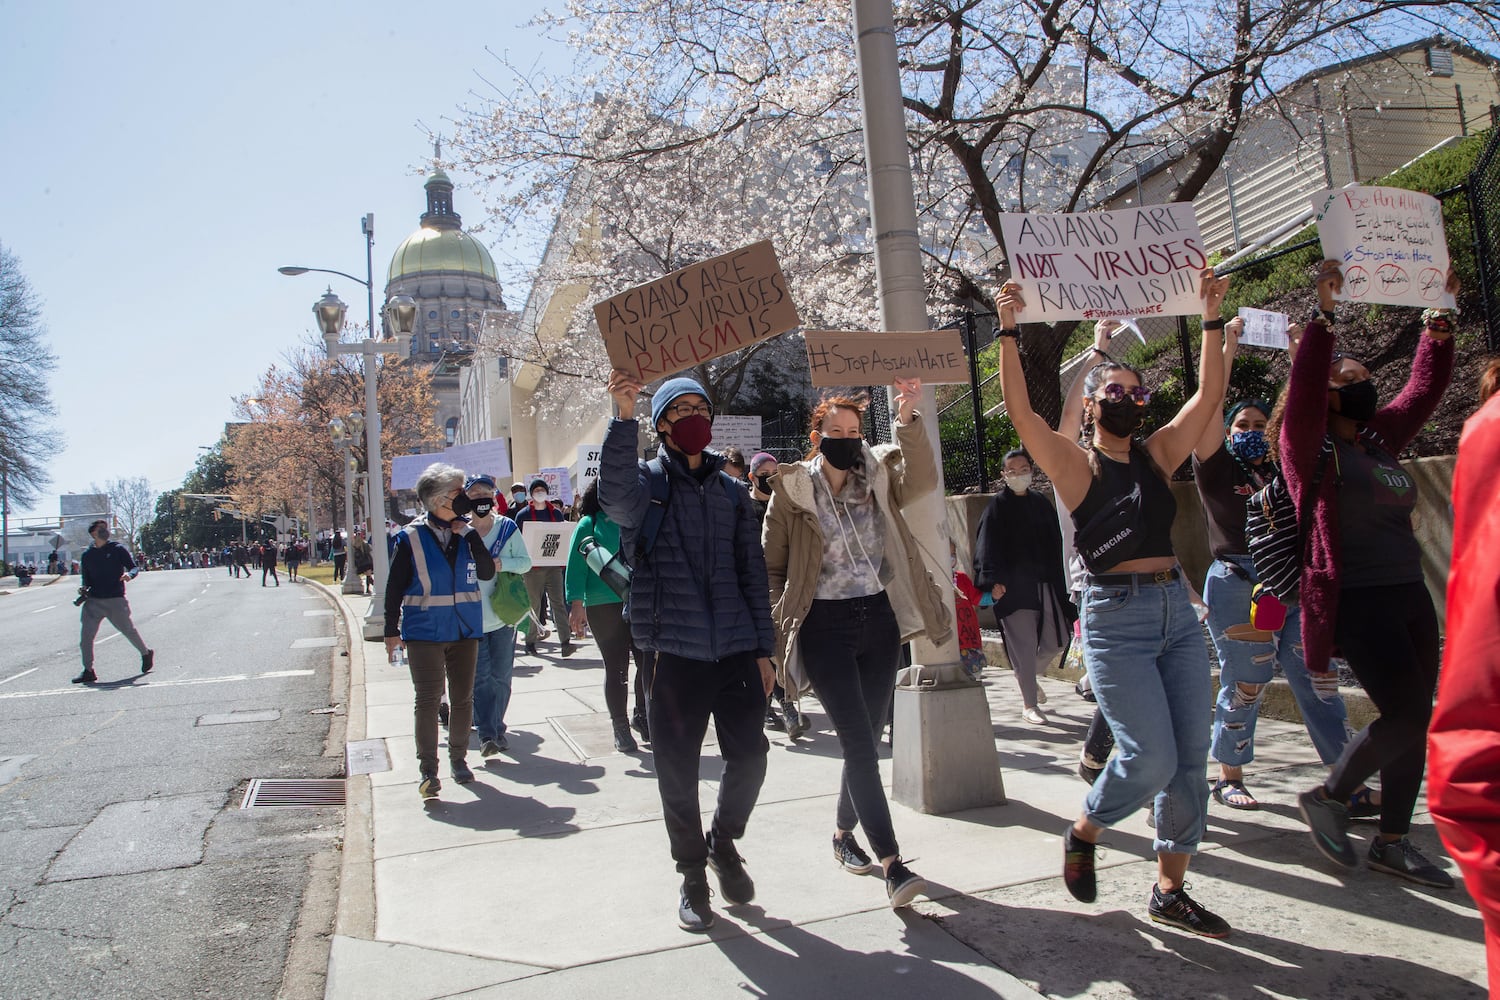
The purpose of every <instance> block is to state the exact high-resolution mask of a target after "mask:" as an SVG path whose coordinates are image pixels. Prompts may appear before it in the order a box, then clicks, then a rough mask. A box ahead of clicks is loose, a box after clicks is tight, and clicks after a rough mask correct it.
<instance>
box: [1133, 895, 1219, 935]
mask: <svg viewBox="0 0 1500 1000" xmlns="http://www.w3.org/2000/svg"><path fill="white" fill-rule="evenodd" d="M1187 891H1188V886H1187V883H1185V882H1184V883H1183V885H1182V888H1180V889H1178V890H1177V891H1176V892H1162V891H1161V886H1159V885H1153V886H1152V887H1151V902H1150V903H1148V904H1146V912H1147V913H1149V914H1150V915H1151V919H1152V920H1153V921H1155V922H1156V923H1158V924H1166V925H1167V926H1169V927H1177V928H1180V929H1182V930H1185V931H1190V932H1191V933H1193V934H1198V935H1201V936H1202V937H1210V938H1224V937H1228V936H1229V921H1227V920H1225V919H1224V918H1223V917H1221V916H1219V915H1218V914H1216V913H1210V912H1209V911H1208V910H1207V909H1205V908H1204V907H1203V905H1202V904H1200V903H1198V902H1195V901H1194V900H1193V898H1192V897H1191V896H1189V895H1188V894H1187Z"/></svg>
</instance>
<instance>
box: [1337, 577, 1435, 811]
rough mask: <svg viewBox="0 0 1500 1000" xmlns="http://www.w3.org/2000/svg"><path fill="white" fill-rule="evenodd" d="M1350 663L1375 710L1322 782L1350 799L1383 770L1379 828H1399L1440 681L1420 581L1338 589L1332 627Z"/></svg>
mask: <svg viewBox="0 0 1500 1000" xmlns="http://www.w3.org/2000/svg"><path fill="white" fill-rule="evenodd" d="M1333 635H1334V641H1335V642H1336V643H1337V645H1338V647H1339V649H1340V651H1341V652H1342V654H1343V656H1344V659H1346V660H1347V661H1348V662H1349V669H1351V670H1353V671H1354V676H1355V677H1357V678H1359V683H1360V685H1361V686H1363V687H1364V689H1365V694H1367V695H1369V696H1370V700H1371V701H1373V702H1374V703H1375V707H1376V708H1377V709H1379V710H1380V718H1378V719H1376V720H1375V721H1374V722H1372V723H1370V724H1369V725H1368V726H1366V727H1365V728H1364V729H1361V730H1360V731H1359V733H1357V734H1356V735H1355V737H1354V738H1353V739H1351V740H1350V741H1349V742H1348V743H1347V744H1346V745H1345V746H1344V753H1343V755H1342V756H1340V757H1339V759H1338V762H1337V763H1336V764H1334V765H1333V770H1332V771H1331V772H1330V773H1329V775H1328V779H1327V782H1326V784H1325V786H1324V788H1325V790H1326V791H1327V793H1328V796H1329V798H1331V799H1333V800H1334V801H1336V802H1344V801H1347V800H1348V798H1349V796H1350V795H1352V794H1353V793H1354V790H1355V789H1356V788H1358V787H1359V786H1360V784H1361V783H1362V782H1364V781H1365V780H1366V779H1367V778H1369V777H1371V776H1372V775H1374V774H1375V773H1376V772H1379V774H1380V832H1381V833H1388V834H1393V835H1394V834H1402V835H1404V834H1405V833H1406V832H1407V831H1408V830H1409V829H1411V813H1412V810H1413V809H1414V808H1416V804H1417V793H1418V792H1419V791H1420V790H1421V787H1422V770H1423V768H1425V767H1426V766H1427V724H1428V723H1429V722H1430V721H1431V720H1432V695H1433V692H1434V691H1435V690H1436V689H1437V676H1438V623H1437V614H1436V612H1434V611H1433V607H1432V598H1431V596H1429V595H1428V593H1427V587H1426V585H1425V584H1422V583H1403V584H1396V585H1394V586H1389V587H1351V588H1346V589H1345V590H1344V591H1343V592H1342V593H1340V594H1339V617H1338V622H1337V624H1336V625H1335V626H1334V630H1333Z"/></svg>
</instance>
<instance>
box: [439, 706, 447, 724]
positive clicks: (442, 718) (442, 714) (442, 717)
mask: <svg viewBox="0 0 1500 1000" xmlns="http://www.w3.org/2000/svg"><path fill="white" fill-rule="evenodd" d="M438 725H440V726H442V727H443V728H444V729H447V728H448V703H447V702H446V701H440V702H438Z"/></svg>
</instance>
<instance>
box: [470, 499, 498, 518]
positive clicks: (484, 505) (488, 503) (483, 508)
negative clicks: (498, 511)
mask: <svg viewBox="0 0 1500 1000" xmlns="http://www.w3.org/2000/svg"><path fill="white" fill-rule="evenodd" d="M494 509H495V502H494V501H493V500H475V501H474V513H475V514H478V515H479V516H480V517H489V516H490V511H492V510H494Z"/></svg>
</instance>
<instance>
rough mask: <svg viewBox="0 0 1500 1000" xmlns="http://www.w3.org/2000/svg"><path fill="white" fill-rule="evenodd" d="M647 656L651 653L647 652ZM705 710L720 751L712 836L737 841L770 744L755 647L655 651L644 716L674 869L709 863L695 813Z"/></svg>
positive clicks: (761, 777) (747, 818)
mask: <svg viewBox="0 0 1500 1000" xmlns="http://www.w3.org/2000/svg"><path fill="white" fill-rule="evenodd" d="M646 655H647V656H651V655H652V654H651V653H650V652H649V651H648V652H647V653H646ZM709 716H712V717H713V720H714V727H715V729H716V731H717V732H718V735H719V752H720V754H722V755H723V757H724V773H723V775H722V776H721V778H720V779H719V805H718V808H717V809H716V810H715V812H714V819H713V834H714V837H715V839H717V840H724V839H728V840H738V839H739V838H740V837H743V836H744V835H745V826H746V824H748V823H749V822H750V812H751V810H753V809H754V808H755V800H756V799H757V798H759V797H760V786H761V784H762V783H764V781H765V780H766V754H767V753H768V752H769V751H770V744H768V743H767V742H766V734H765V731H764V729H763V728H762V727H763V725H764V724H765V719H766V691H765V688H764V687H762V686H761V681H760V668H759V667H757V666H756V664H755V654H754V653H753V652H749V653H736V654H734V655H733V656H726V657H725V658H724V659H722V660H688V659H684V658H682V657H680V656H673V655H672V654H670V653H658V654H656V667H655V672H654V674H653V676H652V678H651V696H650V712H649V719H648V722H649V724H650V726H651V750H652V753H653V755H654V756H655V760H656V785H657V789H658V791H660V793H661V805H662V812H663V814H664V817H665V819H666V822H667V838H668V840H669V841H670V842H671V845H672V860H674V861H676V862H677V870H678V871H679V872H686V871H691V870H694V869H701V868H703V867H704V866H705V865H706V864H707V863H708V845H707V843H705V842H704V839H703V821H702V820H701V819H700V818H699V814H700V810H699V808H698V779H699V760H700V758H701V757H702V755H703V737H704V736H705V735H707V733H708V720H709Z"/></svg>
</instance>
